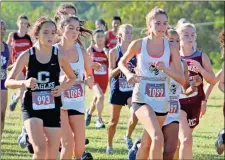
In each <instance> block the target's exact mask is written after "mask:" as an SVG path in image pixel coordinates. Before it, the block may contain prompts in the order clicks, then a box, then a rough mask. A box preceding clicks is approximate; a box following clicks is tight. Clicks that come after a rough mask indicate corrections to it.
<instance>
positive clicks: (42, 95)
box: [32, 91, 55, 110]
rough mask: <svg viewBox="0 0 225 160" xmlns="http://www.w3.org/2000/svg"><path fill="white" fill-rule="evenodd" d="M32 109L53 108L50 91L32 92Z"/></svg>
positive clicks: (52, 97) (52, 98)
mask: <svg viewBox="0 0 225 160" xmlns="http://www.w3.org/2000/svg"><path fill="white" fill-rule="evenodd" d="M32 102H33V110H44V109H53V108H55V100H54V96H53V95H52V93H51V91H40V92H32Z"/></svg>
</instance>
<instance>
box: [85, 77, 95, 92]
mask: <svg viewBox="0 0 225 160" xmlns="http://www.w3.org/2000/svg"><path fill="white" fill-rule="evenodd" d="M85 81H86V84H87V85H88V87H89V88H90V89H92V87H93V85H94V80H93V78H92V76H89V77H87V79H85Z"/></svg>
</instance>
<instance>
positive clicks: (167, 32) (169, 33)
mask: <svg viewBox="0 0 225 160" xmlns="http://www.w3.org/2000/svg"><path fill="white" fill-rule="evenodd" d="M173 34H177V35H178V33H177V31H176V30H175V29H173V28H170V29H168V30H167V31H166V36H167V37H168V36H170V35H173ZM178 36H179V35H178Z"/></svg>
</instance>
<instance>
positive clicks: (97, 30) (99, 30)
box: [93, 29, 104, 35]
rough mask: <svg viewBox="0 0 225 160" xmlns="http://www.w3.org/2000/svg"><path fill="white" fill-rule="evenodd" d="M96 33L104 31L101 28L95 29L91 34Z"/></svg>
mask: <svg viewBox="0 0 225 160" xmlns="http://www.w3.org/2000/svg"><path fill="white" fill-rule="evenodd" d="M96 33H103V34H104V31H103V30H102V29H96V30H95V31H94V32H93V35H95V34H96Z"/></svg>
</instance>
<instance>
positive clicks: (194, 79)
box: [0, 3, 225, 160]
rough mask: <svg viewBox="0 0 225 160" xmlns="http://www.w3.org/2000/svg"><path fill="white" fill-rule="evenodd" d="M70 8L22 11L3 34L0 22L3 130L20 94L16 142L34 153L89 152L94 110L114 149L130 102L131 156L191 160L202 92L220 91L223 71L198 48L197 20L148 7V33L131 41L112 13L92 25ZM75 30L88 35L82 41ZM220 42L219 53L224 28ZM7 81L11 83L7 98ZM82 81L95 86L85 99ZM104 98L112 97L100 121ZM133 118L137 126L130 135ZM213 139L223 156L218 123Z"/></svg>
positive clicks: (68, 155) (128, 28)
mask: <svg viewBox="0 0 225 160" xmlns="http://www.w3.org/2000/svg"><path fill="white" fill-rule="evenodd" d="M78 9H79V8H78ZM77 12H78V11H77V8H76V7H75V6H73V5H72V4H67V3H66V4H62V5H61V6H59V7H58V9H57V10H56V12H55V15H54V20H52V19H51V18H48V17H40V18H38V19H37V21H36V22H35V23H34V24H32V25H31V24H30V23H29V18H28V17H27V16H26V15H21V16H19V17H18V19H17V26H18V30H17V31H15V32H11V33H10V34H9V36H8V40H7V42H4V37H5V36H6V30H7V24H6V22H5V21H3V20H1V136H0V137H2V133H4V132H3V131H4V130H3V129H4V122H5V113H6V108H7V106H9V110H10V111H11V112H12V111H14V110H15V108H16V106H18V105H20V104H18V103H19V102H21V106H22V109H21V111H22V118H23V126H21V129H22V133H21V135H18V136H19V137H18V143H19V145H20V147H21V148H27V150H28V151H29V152H30V153H31V154H32V156H33V157H32V158H33V159H56V158H57V157H59V158H60V159H72V158H75V159H76V160H80V159H87V158H88V157H89V158H90V157H91V154H90V153H87V152H85V144H86V143H87V142H88V139H86V138H88V137H85V130H86V129H88V126H89V125H90V123H91V118H92V116H93V115H94V112H95V110H96V113H97V118H96V123H95V126H96V128H99V129H101V128H107V130H106V135H107V143H106V144H107V145H106V146H105V147H106V153H107V154H113V153H115V152H114V150H113V138H114V136H115V133H116V128H117V124H118V123H119V119H120V112H121V109H122V108H123V107H124V106H128V107H129V110H130V113H127V114H130V118H129V119H127V132H126V135H124V137H123V138H124V140H125V143H126V145H127V149H128V158H129V159H130V160H134V159H178V158H179V159H192V156H193V152H192V147H193V136H192V134H193V131H194V129H195V128H196V126H197V125H198V124H199V122H200V118H201V117H202V116H204V114H205V112H206V105H207V99H208V97H209V95H210V93H211V91H212V89H213V87H214V85H215V84H216V83H217V82H219V89H220V90H221V91H222V92H224V69H223V67H222V66H221V70H220V71H219V72H218V73H217V74H216V75H215V74H214V72H213V69H212V65H211V62H210V59H209V57H208V56H207V54H205V53H204V51H201V50H200V49H198V47H197V43H196V37H197V30H196V27H195V25H194V24H192V23H191V22H190V21H189V20H187V19H184V18H182V19H180V20H179V21H178V22H177V25H176V26H170V25H169V24H168V18H169V17H168V15H167V12H166V11H165V10H164V9H162V8H159V7H155V8H153V9H152V10H151V11H150V12H149V13H147V15H146V28H147V30H146V31H147V32H146V36H145V37H140V38H139V39H136V40H134V39H133V30H134V27H133V26H132V24H127V23H125V22H123V21H122V20H121V18H120V17H119V16H114V17H113V19H112V25H111V27H109V26H108V25H107V24H106V22H105V21H104V20H103V19H98V20H96V22H95V27H96V30H94V31H91V30H89V29H87V28H85V27H84V26H85V25H84V24H85V21H82V20H81V19H80V18H79V16H77ZM31 26H32V28H29V27H31ZM108 28H110V29H108ZM82 37H83V39H85V38H86V39H87V40H89V41H91V44H90V46H89V47H87V48H85V46H84V45H83V43H84V42H82V39H81V38H82ZM90 37H91V39H88V38H90ZM219 41H220V45H221V55H222V56H221V58H222V59H223V58H224V30H222V31H221V32H220V35H219ZM8 72H9V73H8ZM7 73H8V74H7ZM203 80H204V81H205V82H206V83H207V85H206V87H205V88H206V89H205V90H204V86H203ZM85 86H87V87H85ZM108 86H109V94H110V99H109V100H107V99H105V93H106V91H107V88H108ZM8 88H9V89H18V93H14V94H13V95H12V97H11V99H8ZM85 88H86V89H87V90H90V91H91V92H92V93H93V100H92V101H91V103H87V102H85V98H86V94H85V93H86V91H85ZM221 94H223V93H221ZM104 101H109V104H110V118H109V122H108V123H107V125H105V124H106V121H105V120H104V119H103V117H104V115H102V113H103V109H104ZM88 105H90V108H86V107H85V106H88ZM221 105H224V104H221ZM223 109H224V108H223ZM223 111H224V116H225V109H224V110H223ZM221 114H222V113H221ZM138 122H139V123H140V124H141V126H142V127H143V129H144V132H143V135H142V137H141V138H140V139H139V140H137V141H136V142H135V143H133V141H132V138H131V137H132V133H133V131H134V130H135V127H136V125H137V124H138ZM221 123H223V122H221ZM103 131H104V130H103ZM215 144H216V151H217V153H218V154H222V153H223V151H224V148H225V147H224V144H225V135H224V129H222V130H221V131H220V132H219V135H218V139H217V140H216V143H215ZM59 153H60V154H59Z"/></svg>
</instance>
